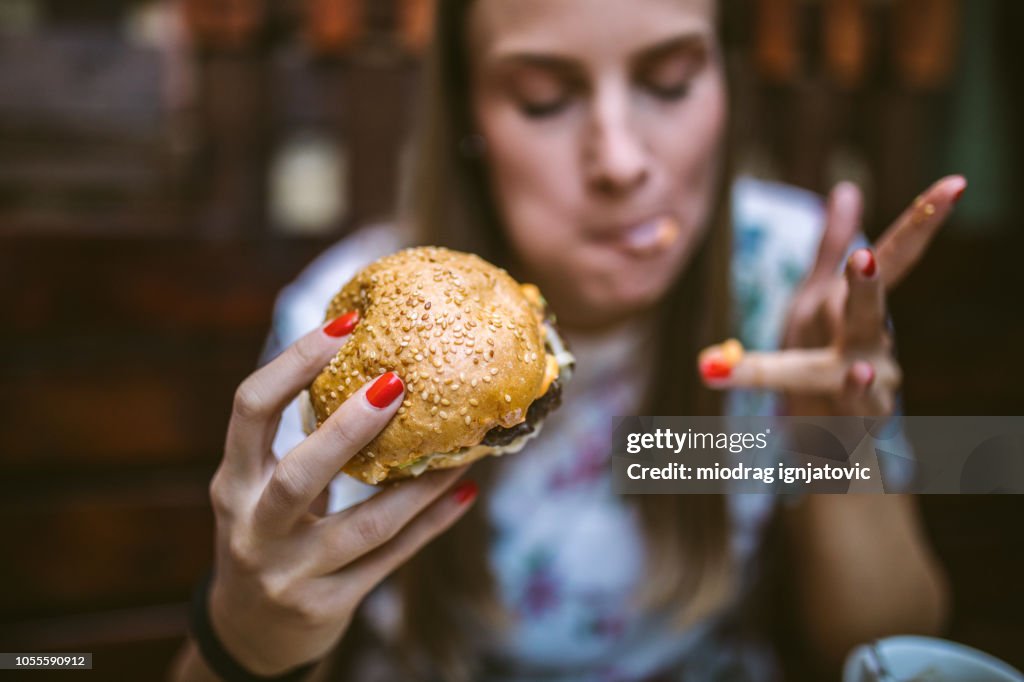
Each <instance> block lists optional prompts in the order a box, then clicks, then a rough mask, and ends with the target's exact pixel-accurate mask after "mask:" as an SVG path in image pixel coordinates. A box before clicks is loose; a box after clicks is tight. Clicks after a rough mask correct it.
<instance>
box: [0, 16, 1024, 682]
mask: <svg viewBox="0 0 1024 682" xmlns="http://www.w3.org/2000/svg"><path fill="white" fill-rule="evenodd" d="M422 5H424V3H420V2H414V1H413V0H391V1H389V2H373V3H369V2H367V3H365V7H363V4H362V3H354V2H342V1H341V0H337V2H331V1H330V0H322V1H317V2H308V3H304V2H299V1H298V0H292V1H290V2H281V3H277V4H272V5H263V4H262V3H259V2H255V0H253V1H251V2H241V1H239V2H234V3H202V2H198V3H190V4H189V5H188V7H187V9H190V10H191V11H192V14H189V15H187V18H188V21H182V20H180V17H181V16H182V15H181V9H182V7H181V6H178V5H176V4H174V3H164V2H137V1H134V0H104V1H102V2H100V1H97V2H89V3H78V2H70V1H61V0H10V1H8V2H5V3H3V4H2V5H0V31H2V32H3V33H0V311H2V321H0V471H2V478H0V523H2V526H3V528H4V529H5V530H6V537H7V538H8V545H7V547H8V549H7V551H6V552H5V553H4V561H3V563H2V567H0V583H2V584H3V585H4V587H5V589H4V590H2V592H0V595H2V596H0V614H2V616H0V618H2V622H0V650H3V651H40V652H46V651H50V652H57V651H65V652H70V651H91V652H94V653H95V654H96V657H95V662H96V668H97V670H96V671H95V676H97V677H102V678H104V679H152V678H153V677H155V676H156V675H158V674H160V672H159V671H162V670H163V669H164V668H165V666H166V665H167V661H168V660H169V658H170V656H171V655H172V654H173V652H174V651H175V650H176V648H177V647H178V645H179V644H180V641H181V638H182V637H183V634H184V631H185V602H186V601H187V599H188V595H189V593H190V590H191V587H192V585H193V584H194V582H195V581H196V579H197V578H198V576H199V575H200V574H201V573H202V571H203V570H204V568H205V567H206V566H208V564H209V561H210V558H211V546H210V545H211V533H212V516H211V513H210V510H209V506H208V504H207V498H206V485H207V481H208V480H209V477H210V475H211V473H212V471H213V469H214V467H215V465H216V463H217V461H218V460H219V458H220V449H221V444H222V439H223V433H224V427H225V424H226V420H227V414H228V410H229V407H230V401H231V395H232V393H233V390H234V387H235V386H236V385H237V383H238V382H239V381H240V380H241V378H242V377H244V376H245V375H246V374H247V373H248V372H250V371H251V370H252V368H253V367H254V366H255V363H256V361H257V357H258V355H259V352H260V349H261V345H262V342H263V338H264V335H265V333H266V330H267V327H268V324H269V319H270V311H271V306H272V304H273V299H274V295H275V293H276V292H277V291H278V289H279V288H280V287H281V286H282V285H283V284H285V283H286V282H288V281H289V280H290V279H291V278H292V277H294V275H295V274H297V272H298V271H299V270H300V269H301V268H302V267H303V266H304V265H305V264H306V263H308V262H309V260H310V259H312V258H313V257H314V256H315V255H316V254H317V253H318V252H319V251H320V250H321V249H323V248H324V247H325V246H326V245H327V244H329V243H331V242H332V241H334V240H335V239H337V238H338V237H339V236H340V235H342V234H344V233H345V232H346V231H347V230H349V229H351V227H352V226H353V225H358V224H361V223H363V222H365V221H367V220H372V219H375V218H378V217H380V216H384V215H386V214H387V213H388V211H389V209H390V207H391V204H392V201H393V197H394V192H395V185H396V182H397V177H398V173H399V169H400V166H401V159H402V154H403V145H404V140H405V138H406V135H407V132H408V129H409V125H410V123H411V117H410V112H411V103H412V101H413V100H412V97H413V89H414V86H415V83H416V81H417V74H418V69H419V55H420V50H421V49H422V44H423V40H424V34H423V31H424V27H423V23H422V16H420V15H419V14H418V12H421V11H422ZM967 5H968V3H961V2H954V1H949V2H947V1H946V0H906V1H905V2H904V1H902V0H901V1H899V2H891V3H887V2H856V1H850V0H830V2H824V1H821V2H810V1H801V0H793V1H792V2H790V1H788V0H758V1H757V2H753V1H751V2H747V3H737V4H735V5H730V9H729V12H730V17H729V21H728V25H729V32H730V40H731V43H732V47H733V51H734V53H735V55H736V59H737V60H738V61H739V63H740V69H739V73H740V77H739V79H738V83H737V94H736V98H737V108H738V114H737V117H738V121H739V128H740V134H741V141H742V145H741V149H742V152H741V159H740V160H741V163H742V165H743V167H744V168H745V169H747V170H750V171H752V172H756V173H758V174H761V175H766V176H769V177H774V178H777V179H781V180H785V181H788V182H793V183H795V184H799V185H802V186H805V187H808V188H810V189H813V190H816V191H825V190H826V189H827V188H828V186H829V184H831V182H832V181H834V180H835V179H837V178H838V177H854V178H856V179H858V180H859V181H861V182H862V183H864V185H865V186H866V188H867V189H868V196H869V199H870V202H871V203H870V208H869V227H868V229H869V231H871V232H872V233H877V231H878V230H879V229H880V227H881V226H882V225H884V223H885V221H886V220H887V219H890V218H891V217H892V216H893V215H894V214H895V213H896V212H897V211H898V210H899V209H900V208H901V207H902V206H903V205H904V204H905V203H906V202H907V201H909V200H910V199H911V198H912V197H913V196H914V195H915V194H916V192H917V191H918V190H920V189H921V188H922V187H923V186H924V185H925V184H926V183H927V182H928V181H929V180H930V179H932V178H934V177H937V176H938V175H940V174H945V173H947V172H966V173H967V174H968V175H969V177H970V178H971V183H972V184H971V187H970V189H969V190H968V193H967V197H966V198H965V201H964V203H963V204H962V208H961V209H959V210H958V212H957V215H956V218H955V221H954V224H953V225H951V226H950V228H949V229H948V230H947V231H946V232H945V233H944V234H943V235H942V236H941V237H940V239H939V240H938V242H937V243H936V244H935V246H934V248H933V250H932V251H931V252H930V254H929V256H928V258H927V261H926V263H925V264H924V266H922V267H921V268H920V269H919V271H918V272H915V274H914V276H913V277H912V278H910V280H908V281H907V283H906V284H905V285H904V286H903V287H902V288H901V289H900V290H899V291H898V292H897V294H896V296H895V297H894V299H893V314H894V318H895V320H896V323H897V327H898V331H899V343H900V352H901V357H902V360H903V363H904V368H905V371H906V376H907V385H906V392H905V402H906V410H907V412H908V413H910V414H950V415H952V414H1024V387H1022V381H1024V371H1022V370H1024V365H1022V360H1021V359H1020V348H1022V347H1024V313H1022V309H1021V305H1020V302H1019V300H1018V299H1019V295H1020V292H1021V291H1022V290H1024V287H1022V284H1024V276H1022V269H1021V267H1020V265H1019V263H1018V261H1019V259H1020V255H1019V254H1020V253H1022V249H1024V238H1022V235H1021V230H1020V229H1019V225H1018V217H1017V214H1016V211H1015V205H1014V203H1013V201H1012V197H1013V196H1014V194H1013V193H1012V191H1011V186H1013V185H1014V183H1015V182H1017V183H1019V182H1020V181H1021V180H1022V179H1024V177H1022V174H1021V172H1020V166H1019V159H1017V158H1015V157H1019V156H1020V151H1021V148H1022V147H1021V145H1020V129H1019V125H1013V126H1011V125H1008V124H1007V123H1006V122H1007V121H1013V122H1014V124H1016V122H1017V121H1019V120H1020V118H1021V117H1020V114H1021V113H1022V107H1021V102H1020V93H1021V89H1020V88H1015V87H1014V84H1013V82H1012V80H1011V78H1012V65H1013V64H1014V63H1015V61H1014V57H1016V46H1015V45H1014V44H1013V43H1012V42H1011V38H1010V36H1011V29H1012V27H1015V26H1020V25H1021V20H1022V19H1024V16H1022V4H1021V3H1018V2H1016V0H983V1H982V2H979V3H970V6H969V7H968V6H967ZM204 7H205V9H204ZM218 7H221V8H222V9H223V8H230V9H231V11H230V12H228V13H227V14H224V13H223V11H222V12H220V13H218V12H217V11H214V10H216V9H217V8H218ZM261 7H262V8H263V10H260V8H261ZM266 7H272V8H273V11H267V10H266ZM211 8H212V9H211ZM360 8H362V10H360ZM979 8H981V9H979ZM224 11H226V10H224ZM196 12H198V14H196ZM307 12H313V14H312V15H309V14H307ZM950 13H951V14H950ZM309 16H313V17H315V21H310V20H309V19H308V18H307V17H309ZM908 17H909V19H908ZM901 50H902V51H901ZM936 50H938V52H936ZM929 55H930V56H929ZM936 55H938V56H939V57H941V58H937V57H936ZM1000 125H1003V127H999V126H1000ZM993 127H994V129H993ZM296 132H298V133H300V134H299V135H296ZM986 133H987V136H986ZM309 140H314V142H315V143H316V144H315V145H313V146H314V151H315V152H316V153H315V154H313V156H312V157H310V156H309V151H308V150H309V149H310V145H309ZM316 145H319V147H317V146H316ZM986 145H987V146H986ZM310 158H313V159H314V161H316V163H319V164H320V165H318V166H316V165H315V166H314V167H315V168H321V169H322V168H325V167H326V168H328V169H329V170H330V169H334V170H333V171H332V172H331V173H326V174H322V175H326V177H330V178H334V179H335V180H336V182H337V183H338V187H337V191H338V195H339V196H341V197H342V198H343V199H342V200H341V201H340V203H339V204H338V205H335V206H326V207H324V206H319V207H317V206H316V205H312V207H311V206H309V205H306V206H301V205H300V206H298V207H297V208H296V207H294V206H293V207H288V206H283V207H282V206H279V205H278V204H279V203H280V202H281V197H280V190H279V189H275V187H277V185H276V184H275V183H282V184H281V186H284V187H289V186H291V185H288V184H287V183H288V182H294V181H295V180H294V177H295V176H296V175H295V174H296V173H297V172H296V171H294V169H295V168H296V167H298V168H301V167H302V163H300V162H301V161H303V160H305V161H306V162H308V161H309V159H310ZM290 164H291V165H290ZM324 164H326V165H324ZM1014 164H1018V165H1014ZM282 169H283V170H282ZM288 169H292V170H290V171H289V170H288ZM339 169H340V170H339ZM346 169H347V170H346ZM334 171H336V172H334ZM289 173H291V175H289ZM289 177H291V178H293V179H292V180H289ZM297 177H299V178H300V180H301V179H302V178H303V177H307V178H308V176H302V174H301V173H298V174H297ZM921 502H922V507H923V509H924V512H925V518H926V521H927V524H928V528H929V532H930V534H931V536H932V539H933V541H934V543H935V546H936V547H937V549H938V551H939V554H940V556H941V557H942V559H943V561H944V562H945V564H946V566H947V567H948V569H949V571H950V574H951V576H952V578H953V584H954V590H955V600H956V603H955V607H956V612H955V618H954V623H953V626H952V630H951V632H950V633H949V636H950V637H952V638H953V639H956V640H959V641H962V642H966V643H968V644H971V645H974V646H977V647H979V648H982V649H984V650H986V651H989V652H991V653H993V654H995V655H997V656H1000V657H1002V658H1004V659H1006V660H1008V661H1010V662H1011V663H1013V664H1015V665H1017V666H1018V667H1024V653H1022V651H1021V649H1020V647H1019V643H1020V642H1021V641H1024V590H1022V589H1021V587H1020V576H1021V575H1024V537H1022V535H1021V533H1020V531H1019V519H1020V518H1021V517H1022V513H1024V499H1021V498H1019V497H966V496H965V497H928V498H924V499H922V500H921ZM39 675H40V677H41V678H44V677H45V676H46V673H40V674H39Z"/></svg>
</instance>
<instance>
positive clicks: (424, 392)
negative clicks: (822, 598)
mask: <svg viewBox="0 0 1024 682" xmlns="http://www.w3.org/2000/svg"><path fill="white" fill-rule="evenodd" d="M429 395H430V394H429V393H427V392H426V391H423V392H422V393H420V399H421V400H426V399H427V396H429Z"/></svg>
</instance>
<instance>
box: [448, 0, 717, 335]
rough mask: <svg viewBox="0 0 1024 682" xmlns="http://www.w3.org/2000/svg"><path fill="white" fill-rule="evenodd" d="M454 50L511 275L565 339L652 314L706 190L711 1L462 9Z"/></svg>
mask: <svg viewBox="0 0 1024 682" xmlns="http://www.w3.org/2000/svg"><path fill="white" fill-rule="evenodd" d="M468 39H469V48H470V55H471V57H470V58H471V64H472V66H471V68H472V89H473V92H472V107H473V114H474V118H475V121H476V125H477V127H478V131H479V132H480V134H481V135H483V137H484V139H485V142H486V152H485V155H486V160H487V163H488V165H489V169H490V180H491V185H492V190H493V192H494V195H495V197H496V200H497V202H498V207H499V210H500V211H501V214H502V217H503V219H504V222H505V225H506V228H507V230H508V233H509V238H510V240H511V243H512V246H513V249H514V251H515V254H514V256H515V258H516V261H517V265H516V267H517V268H518V269H519V270H520V272H518V273H516V274H518V275H519V276H521V277H524V278H529V279H532V280H533V281H535V282H536V283H537V284H538V285H540V286H541V290H542V291H544V292H545V295H546V296H547V297H548V299H549V300H550V301H551V303H552V304H553V306H554V309H555V311H556V312H557V313H558V315H559V318H560V319H561V320H562V321H563V323H565V324H568V325H569V326H577V327H594V326H601V325H607V324H611V323H614V322H615V321H617V320H621V319H624V318H626V317H628V316H630V314H632V313H635V312H639V311H641V310H643V309H645V308H647V307H649V306H650V305H651V304H653V303H655V302H656V301H657V300H658V299H659V298H660V297H661V296H662V295H664V294H665V292H666V291H667V290H668V288H669V286H670V285H671V283H672V281H673V280H674V279H675V277H676V276H677V275H678V273H679V272H680V271H681V269H682V268H683V267H685V266H686V264H687V261H688V260H689V257H690V255H691V254H692V253H693V251H694V249H695V247H696V245H697V244H698V243H699V240H700V239H701V238H702V236H703V233H704V230H705V228H706V223H707V218H708V214H709V209H710V206H711V203H712V195H713V194H714V191H715V181H716V178H717V166H718V163H717V161H718V152H719V148H720V146H721V141H722V136H723V131H724V128H725V119H726V96H725V85H724V78H723V75H722V70H721V65H720V61H719V56H718V45H717V41H716V37H715V26H714V0H477V2H475V3H474V6H473V7H472V9H471V11H470V17H469V36H468Z"/></svg>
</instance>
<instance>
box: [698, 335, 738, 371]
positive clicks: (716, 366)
mask: <svg viewBox="0 0 1024 682" xmlns="http://www.w3.org/2000/svg"><path fill="white" fill-rule="evenodd" d="M742 360H743V344H741V343H740V342H739V341H737V340H736V339H728V340H726V341H723V342H722V343H719V344H715V345H713V346H708V347H707V348H705V349H704V350H702V351H701V352H700V354H699V355H698V356H697V366H698V367H699V368H700V373H701V376H703V377H704V378H705V379H728V378H729V377H730V376H731V375H732V370H733V368H735V367H736V365H738V364H739V363H740V361H742Z"/></svg>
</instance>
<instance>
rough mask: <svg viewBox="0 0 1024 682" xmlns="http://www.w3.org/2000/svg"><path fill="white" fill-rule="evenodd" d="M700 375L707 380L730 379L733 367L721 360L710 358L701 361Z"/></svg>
mask: <svg viewBox="0 0 1024 682" xmlns="http://www.w3.org/2000/svg"><path fill="white" fill-rule="evenodd" d="M700 373H701V376H703V377H704V378H705V379H728V378H729V376H730V375H731V374H732V367H730V366H729V363H727V362H726V361H725V360H723V359H721V358H716V357H710V358H706V359H705V360H702V361H701V363H700Z"/></svg>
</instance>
